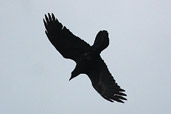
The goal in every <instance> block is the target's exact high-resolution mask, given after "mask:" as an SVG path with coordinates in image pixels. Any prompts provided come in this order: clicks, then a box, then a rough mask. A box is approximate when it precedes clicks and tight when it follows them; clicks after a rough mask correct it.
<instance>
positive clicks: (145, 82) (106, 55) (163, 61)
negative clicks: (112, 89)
mask: <svg viewBox="0 0 171 114" xmlns="http://www.w3.org/2000/svg"><path fill="white" fill-rule="evenodd" d="M47 13H54V15H55V16H56V17H57V18H58V19H59V21H60V22H61V23H62V24H63V25H65V26H66V27H67V28H68V29H70V30H71V31H72V32H73V33H74V34H75V35H77V36H79V37H80V38H82V39H84V40H85V41H86V42H88V43H90V44H91V45H92V44H93V42H94V39H95V36H96V34H97V33H98V32H99V31H100V30H107V31H108V32H109V37H110V44H109V47H108V48H107V49H105V50H104V51H103V52H102V53H101V56H102V58H103V59H104V61H105V62H106V64H107V66H108V68H109V70H110V72H111V73H112V75H113V76H114V78H115V80H116V82H117V83H118V84H119V85H120V86H121V87H122V88H123V89H125V90H126V94H127V95H128V96H127V99H128V100H127V101H126V102H125V103H124V104H121V103H117V102H114V103H110V102H108V101H106V100H105V99H103V98H102V97H101V96H100V95H99V94H98V93H97V92H96V91H95V90H94V89H93V87H92V85H91V82H90V80H89V78H88V77H87V76H86V75H84V74H81V75H80V76H78V77H77V78H75V79H73V80H72V81H69V78H70V76H71V72H72V70H73V69H74V67H75V63H74V62H73V61H72V60H67V59H64V58H63V57H62V56H61V55H60V54H59V53H58V52H57V51H56V50H55V48H54V47H53V46H52V45H51V43H50V42H49V41H48V39H47V37H46V35H45V32H44V31H45V28H44V25H43V18H44V14H47ZM0 14H1V18H0V114H170V113H171V108H170V106H171V98H170V96H171V89H170V87H171V1H170V0H120V1H117V0H15V1H14V0H5V1H2V0H1V1H0Z"/></svg>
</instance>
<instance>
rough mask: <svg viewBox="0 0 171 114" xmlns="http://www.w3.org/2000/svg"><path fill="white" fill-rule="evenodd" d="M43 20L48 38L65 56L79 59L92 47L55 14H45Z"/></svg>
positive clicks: (75, 59)
mask: <svg viewBox="0 0 171 114" xmlns="http://www.w3.org/2000/svg"><path fill="white" fill-rule="evenodd" d="M43 21H44V25H45V28H46V31H45V33H46V35H47V37H48V39H49V40H50V42H51V43H52V44H53V46H54V47H55V48H56V49H57V50H58V51H59V52H60V53H61V55H62V56H63V57H64V58H68V59H72V60H74V61H77V59H78V58H79V56H80V55H81V54H82V53H83V52H85V51H86V50H87V49H89V48H90V45H89V44H87V43H86V42H84V41H83V40H81V39H80V38H78V37H77V36H75V35H74V34H72V32H70V31H69V30H68V29H67V28H66V27H65V26H63V25H62V24H61V23H60V22H59V21H58V20H57V19H56V18H55V16H54V15H53V14H52V15H50V14H49V13H48V16H47V15H45V20H43Z"/></svg>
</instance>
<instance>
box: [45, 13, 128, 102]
mask: <svg viewBox="0 0 171 114" xmlns="http://www.w3.org/2000/svg"><path fill="white" fill-rule="evenodd" d="M44 24H45V27H46V31H45V32H46V35H47V37H48V39H49V40H50V42H51V43H52V44H53V46H54V47H55V48H56V49H57V50H58V51H59V52H60V54H61V55H62V56H63V57H64V58H67V59H72V60H74V61H75V62H76V67H75V69H74V70H73V71H72V73H71V77H70V80H71V79H73V78H74V77H76V76H78V75H79V74H82V73H83V74H87V75H88V77H89V78H90V80H91V82H92V86H93V87H94V89H95V90H96V91H97V92H98V93H99V94H100V95H101V96H102V97H103V98H105V99H106V100H108V101H111V102H113V101H117V102H122V103H123V100H126V98H124V96H126V94H125V93H124V91H125V90H123V89H121V88H120V86H118V84H117V83H116V82H115V80H114V79H113V77H112V75H111V73H110V72H109V71H108V68H107V66H106V64H105V63H104V61H103V59H102V58H101V56H100V53H101V51H103V50H104V49H105V48H107V46H108V45H109V38H108V32H107V31H100V32H99V33H98V34H97V36H96V39H95V42H94V44H93V45H92V46H90V45H89V44H87V43H86V42H85V41H83V40H81V39H80V38H79V37H77V36H75V35H74V34H72V32H70V31H69V30H68V29H67V28H66V27H65V26H63V25H62V24H61V23H60V22H59V21H58V20H57V19H56V18H55V16H54V15H53V14H52V15H50V14H48V16H46V15H45V20H44Z"/></svg>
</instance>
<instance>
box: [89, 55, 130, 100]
mask: <svg viewBox="0 0 171 114" xmlns="http://www.w3.org/2000/svg"><path fill="white" fill-rule="evenodd" d="M100 59H101V58H100ZM88 76H89V78H90V80H91V82H92V85H93V87H94V89H95V90H96V91H97V92H98V93H99V94H100V95H101V96H102V97H103V98H105V99H106V100H108V101H110V102H114V101H117V102H121V103H124V100H127V99H126V98H125V97H124V96H126V94H125V93H124V92H125V90H123V89H122V88H121V87H120V86H119V85H118V84H117V83H116V81H115V80H114V78H113V77H112V75H111V74H110V72H109V71H108V68H107V66H106V64H105V63H104V61H103V60H102V59H101V60H99V61H98V64H97V67H96V69H95V70H94V71H92V72H91V73H90V74H88Z"/></svg>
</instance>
